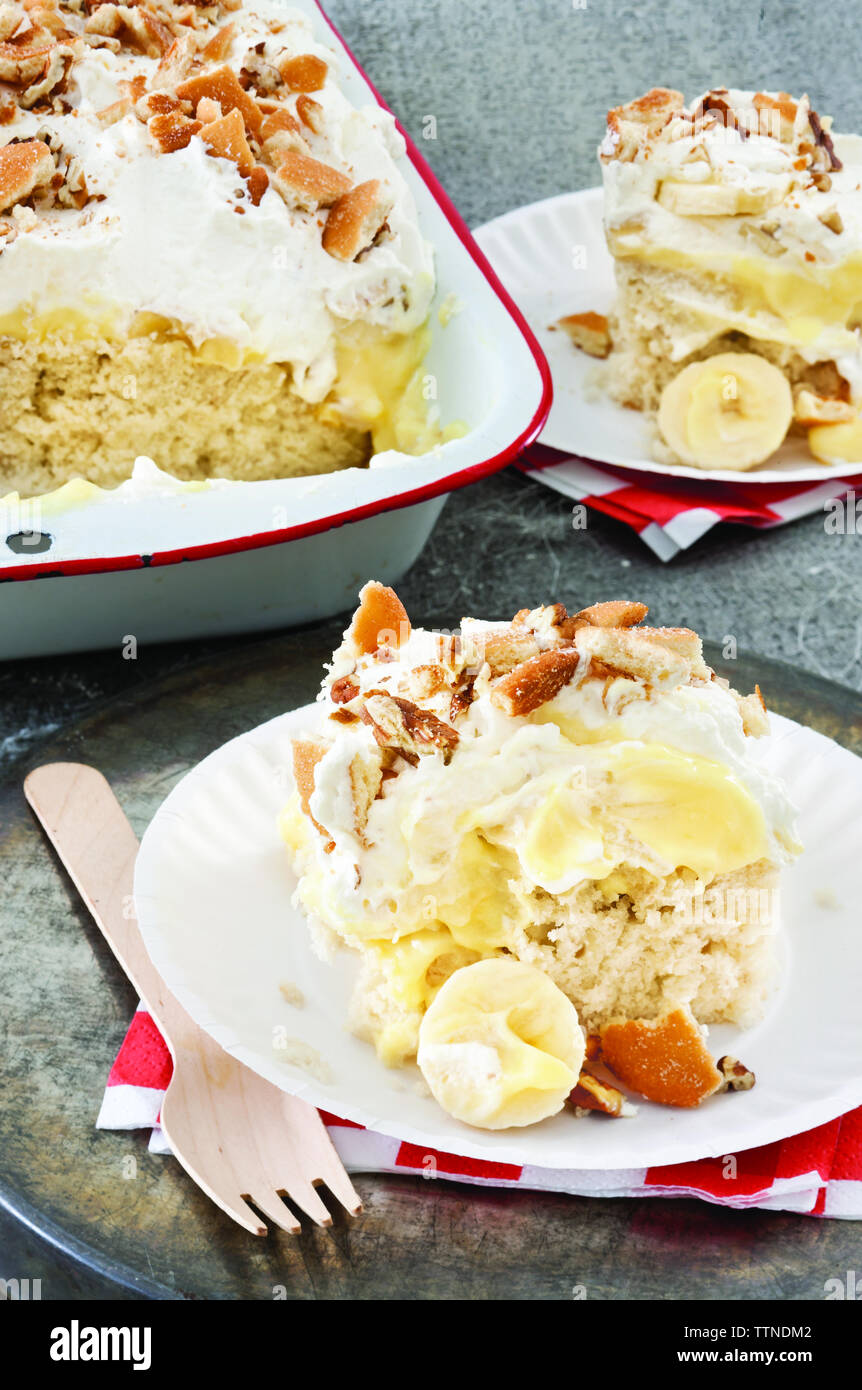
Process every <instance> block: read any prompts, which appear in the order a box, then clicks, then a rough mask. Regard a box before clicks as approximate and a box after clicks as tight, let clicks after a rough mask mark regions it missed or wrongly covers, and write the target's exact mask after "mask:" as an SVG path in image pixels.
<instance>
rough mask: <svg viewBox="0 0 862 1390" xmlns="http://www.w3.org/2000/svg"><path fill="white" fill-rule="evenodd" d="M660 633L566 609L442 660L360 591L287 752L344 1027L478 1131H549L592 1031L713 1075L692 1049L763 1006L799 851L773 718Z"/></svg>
mask: <svg viewBox="0 0 862 1390" xmlns="http://www.w3.org/2000/svg"><path fill="white" fill-rule="evenodd" d="M646 612H647V610H646V608H645V607H644V605H643V604H640V603H635V602H627V601H615V602H609V603H598V604H594V605H592V606H591V607H587V608H584V609H582V610H581V611H580V612H577V613H575V614H572V615H569V614H568V613H567V611H566V609H565V608H564V607H563V605H562V604H559V603H556V604H551V605H549V606H545V607H540V608H536V609H533V610H527V609H524V610H522V611H520V612H518V613H516V615H515V617H514V618H513V619H512V621H511V622H510V623H500V622H493V623H492V622H480V621H477V620H474V619H464V620H463V621H462V623H461V627H460V630H459V632H458V634H457V635H451V634H446V633H441V632H434V631H428V630H424V629H422V628H413V627H411V624H410V622H409V619H408V617H407V614H406V613H405V611H404V609H403V607H402V605H401V603H400V601H399V600H398V598H397V596H396V595H395V594H394V593H393V592H392V590H390V589H386V588H384V587H383V586H382V585H380V584H377V583H370V584H367V585H366V586H365V588H364V589H363V590H362V593H361V594H360V603H359V607H358V609H357V611H356V613H355V615H354V618H353V621H352V622H351V625H350V627H349V628H348V630H347V631H346V633H345V635H344V640H343V642H342V644H341V646H340V647H339V648H338V649H337V651H336V652H335V654H334V656H333V659H332V663H331V666H330V668H329V670H328V673H327V675H326V678H325V680H324V682H323V687H322V690H321V693H320V696H319V701H318V713H319V718H318V719H317V721H316V723H315V725H314V727H310V728H309V730H308V733H307V736H304V737H301V738H298V739H296V740H295V741H294V744H293V761H294V773H295V781H296V792H295V794H294V796H293V797H292V799H291V800H290V802H289V804H288V805H287V807H286V808H285V811H284V813H283V816H282V818H281V830H282V834H283V836H284V838H285V840H286V842H287V845H288V847H289V850H290V853H291V856H292V860H293V864H294V867H295V870H296V874H297V877H298V887H297V901H298V903H299V904H300V905H301V907H302V908H303V909H304V912H305V913H306V915H307V917H308V919H309V922H310V924H311V931H312V935H313V940H314V943H315V946H316V949H317V950H318V951H319V952H320V953H323V954H326V953H327V952H328V951H330V950H331V949H332V947H333V946H335V945H336V944H338V943H346V944H347V945H348V946H349V947H351V948H353V949H354V950H355V951H357V952H358V953H359V955H360V957H361V968H360V973H359V977H358V981H357V985H356V989H355V994H354V998H353V1004H352V1012H351V1019H350V1023H351V1026H352V1027H353V1028H354V1030H355V1031H356V1032H358V1033H359V1034H360V1035H361V1036H362V1037H364V1038H366V1039H368V1040H369V1041H371V1042H373V1044H374V1046H375V1047H376V1049H377V1053H378V1055H379V1057H380V1058H381V1060H382V1061H383V1062H384V1063H386V1064H387V1065H390V1066H398V1065H401V1064H403V1063H405V1062H408V1061H410V1060H412V1059H414V1058H416V1057H417V1055H418V1060H419V1064H420V1067H421V1068H422V1071H423V1073H424V1075H425V1077H426V1080H427V1081H428V1083H429V1085H430V1086H431V1089H432V1091H433V1093H434V1094H435V1096H436V1097H437V1099H438V1100H440V1102H441V1104H443V1105H444V1108H446V1109H447V1110H450V1111H451V1113H453V1114H456V1115H458V1116H459V1118H462V1119H466V1120H469V1121H470V1122H471V1123H473V1124H478V1125H481V1126H484V1127H490V1128H494V1127H498V1126H500V1125H503V1124H507V1125H508V1124H525V1123H530V1122H531V1121H532V1120H534V1119H538V1118H542V1116H543V1115H546V1114H551V1113H554V1112H555V1111H556V1110H558V1109H559V1108H560V1106H561V1105H562V1104H563V1101H564V1100H565V1098H566V1096H567V1095H568V1094H569V1093H570V1092H572V1090H573V1088H574V1086H575V1084H576V1083H577V1082H578V1078H579V1072H580V1068H581V1062H582V1061H583V1058H584V1046H585V1042H584V1036H583V1032H584V1030H585V1031H586V1033H587V1034H588V1035H589V1036H593V1035H595V1036H596V1037H599V1038H601V1037H603V1036H605V1034H607V1036H608V1039H609V1041H608V1048H609V1049H611V1050H612V1049H613V1046H614V1036H615V1035H614V1034H613V1031H611V1032H610V1033H608V1030H609V1029H610V1030H613V1029H617V1031H619V1029H620V1024H621V1021H623V1022H624V1023H626V1024H629V1023H634V1022H636V1023H637V1024H638V1027H639V1028H640V1029H641V1030H642V1031H644V1030H645V1034H646V1036H647V1037H648V1038H649V1039H653V1038H654V1039H662V1038H665V1037H669V1036H671V1035H673V1036H674V1037H675V1038H677V1040H678V1041H680V1040H683V1039H684V1040H685V1046H686V1047H690V1048H694V1050H695V1051H696V1052H698V1051H699V1050H701V1049H702V1043H701V1034H700V1032H699V1030H700V1028H701V1026H702V1025H705V1024H707V1023H711V1022H720V1021H721V1022H731V1023H737V1024H741V1025H744V1024H747V1023H750V1022H751V1021H752V1020H753V1019H756V1018H757V1017H758V1016H759V1014H760V1012H761V1011H762V1009H763V1007H764V1001H765V999H766V997H767V994H768V991H769V988H770V986H771V983H772V976H773V966H774V938H775V932H776V925H777V924H776V914H775V899H776V891H777V885H778V874H779V868H780V866H781V864H782V863H783V862H785V861H787V860H789V859H790V858H791V857H792V856H793V855H794V854H795V853H796V852H797V850H798V846H797V844H796V841H795V839H794V833H793V811H792V808H791V806H790V804H789V802H788V800H787V797H786V794H785V792H784V790H783V788H782V786H781V785H780V784H779V783H778V781H777V780H776V779H775V778H774V777H773V776H772V775H771V774H769V773H768V772H767V771H766V770H764V769H763V768H762V767H761V766H760V765H759V764H758V762H757V760H756V759H755V758H754V756H753V755H752V744H753V743H754V742H755V741H756V740H757V739H758V738H759V737H761V736H762V735H764V734H766V733H767V732H768V719H767V715H766V712H765V709H764V706H763V702H762V699H761V697H760V693H759V691H756V692H755V694H753V695H747V696H744V697H743V696H741V695H739V694H737V693H736V692H735V691H734V690H733V689H731V688H730V687H729V685H728V684H727V682H726V681H724V680H723V679H721V678H719V677H717V676H716V675H715V673H714V672H713V671H712V670H711V669H710V667H709V666H707V664H706V662H705V661H704V657H703V652H702V646H701V642H700V639H699V637H698V636H697V635H696V634H695V633H694V632H692V631H690V630H688V629H685V628H660V627H656V628H650V627H646V626H643V625H642V623H643V619H644V617H645V616H646ZM622 1036H623V1039H624V1041H625V1039H626V1038H627V1037H628V1035H627V1034H625V1033H623V1034H622ZM680 1046H682V1041H680ZM477 1049H478V1050H477ZM623 1069H625V1068H623ZM707 1071H708V1073H709V1076H712V1077H713V1080H714V1076H717V1072H716V1070H715V1067H714V1066H713V1064H712V1062H711V1060H709V1067H708V1068H707ZM618 1074H619V1075H622V1073H621V1072H620V1073H618ZM489 1078H491V1080H489ZM493 1078H496V1080H494V1079H493ZM581 1080H582V1081H583V1078H581ZM492 1082H493V1084H492ZM710 1084H712V1083H710ZM717 1086H718V1081H715V1084H714V1085H713V1087H712V1088H713V1089H715V1088H716V1087H717ZM641 1089H643V1088H641ZM644 1093H646V1092H644ZM708 1093H709V1091H708V1090H707V1091H705V1092H704V1094H708ZM465 1096H466V1099H465ZM659 1098H660V1099H661V1098H663V1097H659ZM576 1099H577V1101H578V1104H584V1105H589V1104H590V1101H589V1100H584V1097H583V1095H581V1096H580V1097H578V1098H576ZM679 1103H681V1104H688V1103H692V1102H690V1101H680V1102H679ZM608 1113H620V1112H619V1110H617V1111H613V1112H611V1111H609V1112H608Z"/></svg>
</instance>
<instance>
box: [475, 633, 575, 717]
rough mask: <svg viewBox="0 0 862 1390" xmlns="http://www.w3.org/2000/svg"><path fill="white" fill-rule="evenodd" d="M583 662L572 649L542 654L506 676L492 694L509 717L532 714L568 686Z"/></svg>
mask: <svg viewBox="0 0 862 1390" xmlns="http://www.w3.org/2000/svg"><path fill="white" fill-rule="evenodd" d="M579 662H580V656H579V654H578V652H577V651H576V650H575V649H574V648H571V647H558V648H555V649H552V650H550V651H546V652H540V653H539V655H538V656H532V657H530V659H529V661H522V662H521V665H520V666H516V667H515V669H514V670H513V671H510V672H509V674H508V675H507V676H503V677H502V679H501V680H500V681H499V682H498V684H497V685H496V686H495V687H494V689H493V690H492V692H491V700H492V702H493V703H494V704H495V705H496V706H497V707H498V708H499V709H502V710H503V711H505V713H506V714H511V715H512V716H517V715H524V714H531V713H532V711H533V710H534V709H538V708H539V706H540V705H544V704H545V703H546V702H547V701H548V700H553V698H554V696H555V695H558V694H559V692H560V691H561V690H562V688H563V686H564V685H568V683H569V681H570V680H571V679H572V676H573V675H574V674H575V671H576V670H577V668H578V664H579Z"/></svg>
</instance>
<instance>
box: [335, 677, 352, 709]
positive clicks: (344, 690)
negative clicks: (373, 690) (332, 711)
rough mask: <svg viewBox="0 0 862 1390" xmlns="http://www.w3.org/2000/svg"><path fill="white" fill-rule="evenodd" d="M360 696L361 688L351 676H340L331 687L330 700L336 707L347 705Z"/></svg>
mask: <svg viewBox="0 0 862 1390" xmlns="http://www.w3.org/2000/svg"><path fill="white" fill-rule="evenodd" d="M358 694H359V686H358V685H357V683H356V681H355V680H352V679H351V678H350V676H339V678H338V680H337V681H333V682H332V685H331V686H330V687H329V698H330V700H331V701H332V703H333V704H334V705H346V704H347V702H348V700H355V699H356V696H357V695H358Z"/></svg>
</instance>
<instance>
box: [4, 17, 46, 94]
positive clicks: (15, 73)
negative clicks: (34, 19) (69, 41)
mask: <svg viewBox="0 0 862 1390" xmlns="http://www.w3.org/2000/svg"><path fill="white" fill-rule="evenodd" d="M50 39H51V36H50V35H49V34H46V33H45V32H44V31H42V32H40V33H38V34H35V35H34V36H33V39H32V40H30V41H28V43H25V44H16V43H0V82H11V83H12V84H13V86H16V87H21V86H28V85H29V84H30V83H31V82H35V81H36V79H37V78H39V77H41V76H42V75H43V74H44V72H45V69H46V66H47V64H48V63H49V61H50V58H51V53H52V50H53V48H54V44H53V42H47V40H50Z"/></svg>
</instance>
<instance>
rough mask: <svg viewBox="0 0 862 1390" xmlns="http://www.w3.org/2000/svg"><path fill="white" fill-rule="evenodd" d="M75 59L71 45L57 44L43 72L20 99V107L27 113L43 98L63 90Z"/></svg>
mask: <svg viewBox="0 0 862 1390" xmlns="http://www.w3.org/2000/svg"><path fill="white" fill-rule="evenodd" d="M74 57H75V50H74V49H73V48H72V47H70V45H68V44H60V43H58V44H55V45H54V47H53V48H52V49H51V52H50V54H49V56H48V59H47V61H46V63H45V66H44V69H43V70H42V72H41V73H40V74H39V76H38V77H37V78H36V79H35V81H34V82H31V84H30V86H29V87H26V88H25V89H24V91H23V92H22V93H21V96H20V97H19V98H18V102H19V105H20V106H22V107H23V108H24V110H25V111H29V110H30V109H31V108H32V107H33V106H35V105H36V103H37V102H38V101H41V100H42V98H43V97H46V96H48V95H49V94H50V93H51V92H57V91H59V90H62V89H63V88H64V87H65V85H66V79H67V77H68V76H69V71H70V69H71V67H72V63H73V61H74Z"/></svg>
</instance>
